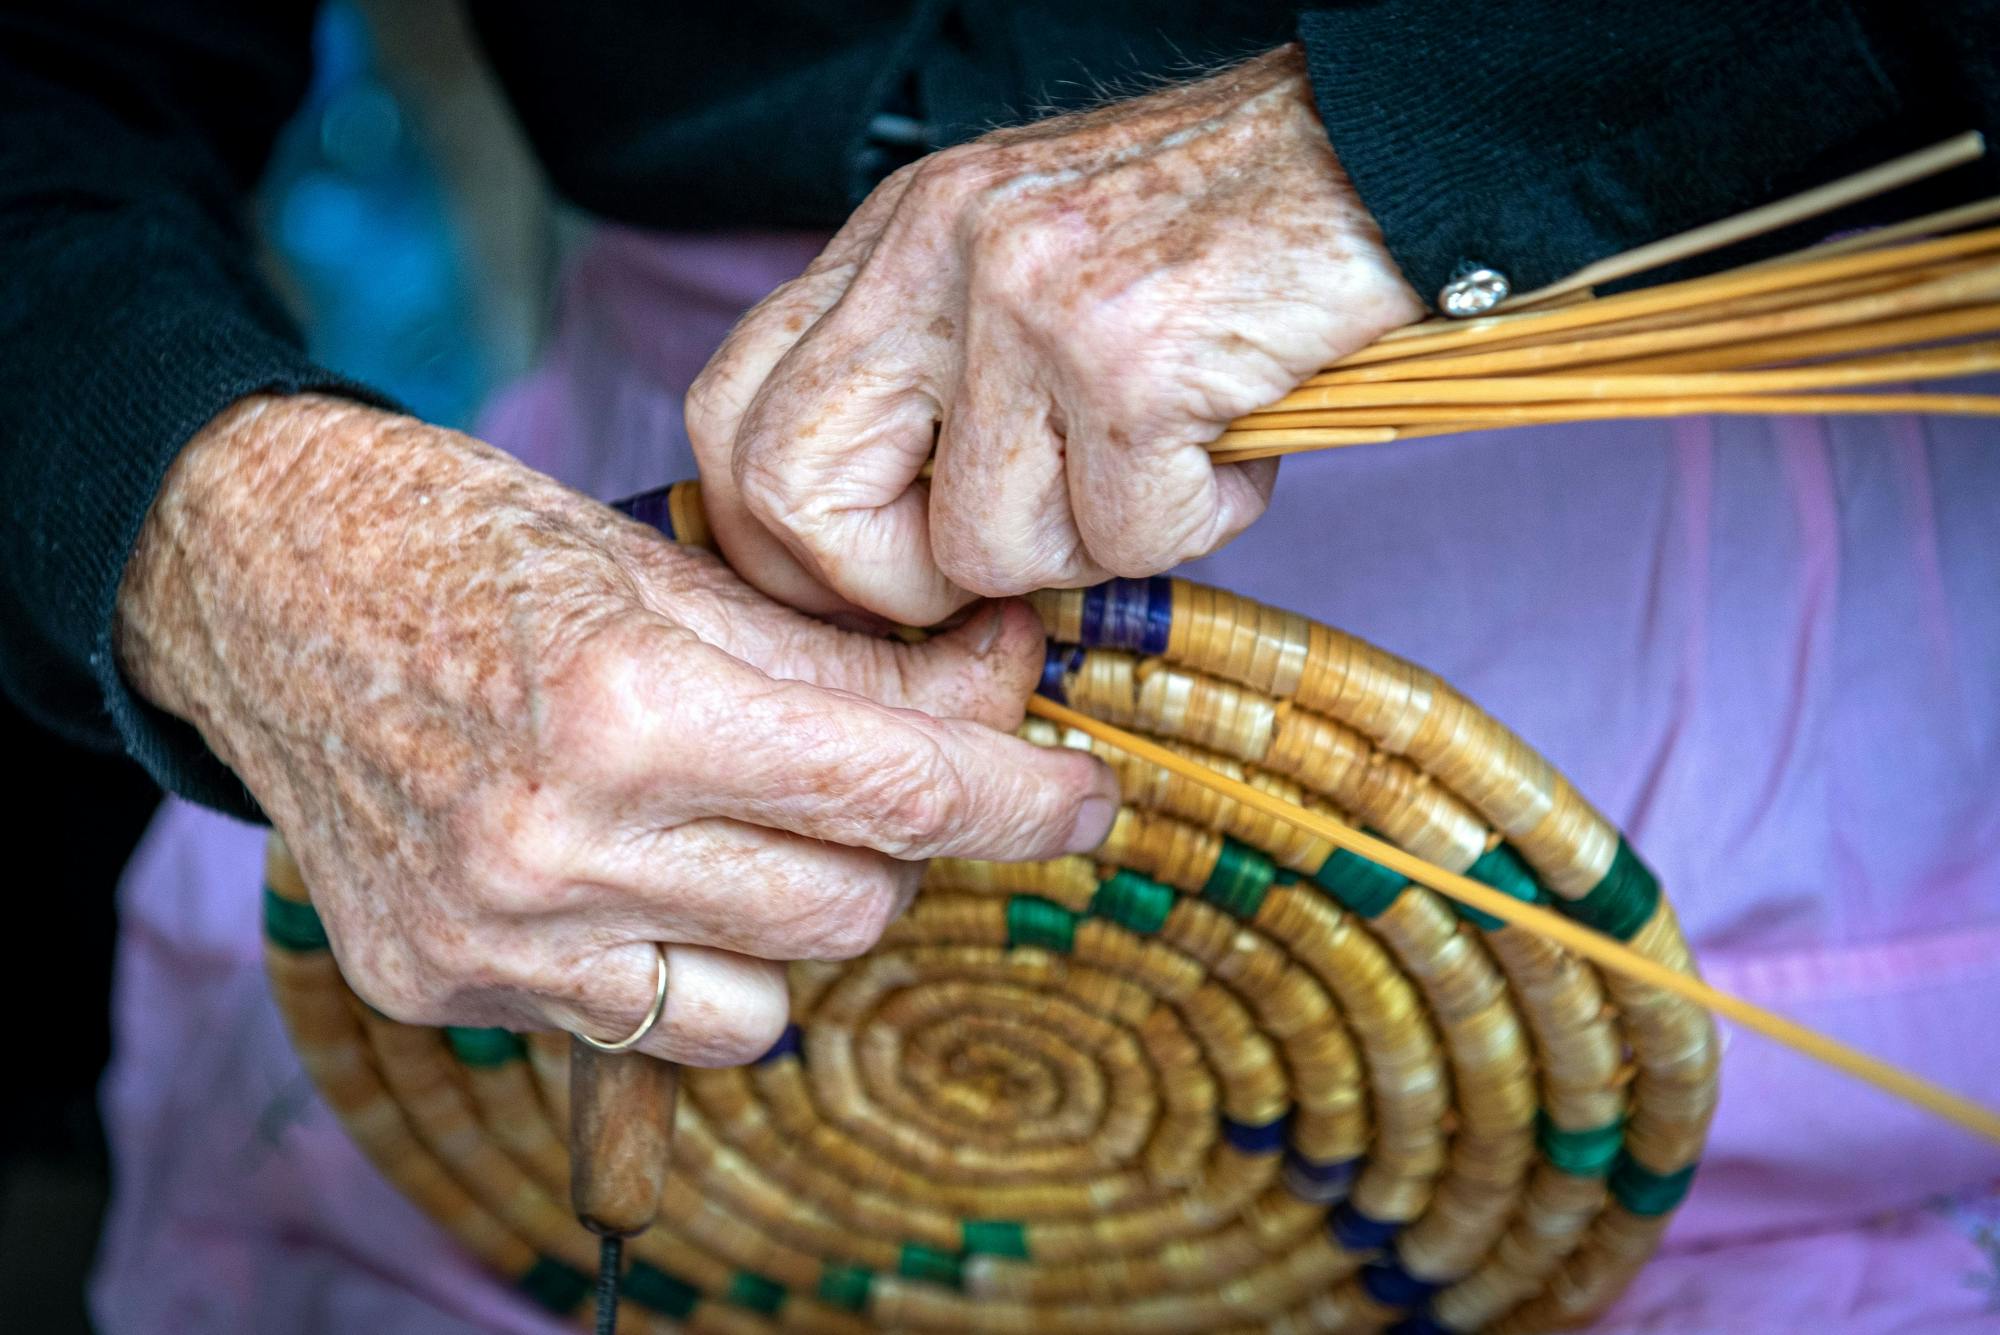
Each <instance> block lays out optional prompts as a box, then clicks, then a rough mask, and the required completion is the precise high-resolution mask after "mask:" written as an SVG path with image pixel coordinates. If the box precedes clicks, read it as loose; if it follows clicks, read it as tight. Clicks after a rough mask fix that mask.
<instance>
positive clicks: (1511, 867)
mask: <svg viewBox="0 0 2000 1335" xmlns="http://www.w3.org/2000/svg"><path fill="white" fill-rule="evenodd" d="M1465 874H1466V875H1467V876H1469V877H1471V878H1472V879H1473V880H1475V881H1478V882H1479V883H1480V884H1481V885H1490V886H1492V887H1493V888H1494V889H1495V890H1498V891H1500V893H1502V894H1504V895H1509V896H1512V897H1513V898H1515V899H1518V900H1520V901H1521V902H1522V903H1523V904H1539V903H1541V902H1542V901H1543V900H1545V899H1547V898H1548V897H1549V894H1548V891H1546V890H1544V889H1543V888H1542V883H1541V882H1540V881H1537V880H1536V879H1535V874H1534V873H1533V872H1531V871H1529V870H1528V864H1526V863H1525V862H1523V861H1521V859H1520V857H1519V856H1517V855H1516V854H1515V852H1514V850H1513V849H1511V848H1509V847H1507V845H1505V844H1495V845H1493V847H1491V848H1489V849H1487V850H1486V851H1485V852H1484V853H1481V854H1480V855H1479V859H1478V860H1477V861H1476V862H1474V863H1473V864H1472V865H1471V866H1470V867H1467V868H1466V869H1465ZM1451 907H1452V909H1453V911H1454V912H1456V913H1457V914H1458V916H1459V917H1461V918H1464V919H1465V920H1466V921H1467V922H1470V923H1472V924H1474V925H1475V926H1478V927H1482V928H1484V929H1485V930H1487V931H1489V932H1497V931H1499V930H1500V929H1501V928H1502V927H1505V926H1506V925H1507V924H1506V923H1504V922H1501V921H1500V920H1499V919H1498V918H1496V917H1494V916H1493V915H1492V914H1490V913H1482V912H1481V911H1480V910H1478V909H1476V908H1473V907H1472V906H1471V905H1469V904H1461V903H1459V902H1458V901H1457V900H1455V899H1454V900H1452V901H1451Z"/></svg>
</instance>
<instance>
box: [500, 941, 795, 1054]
mask: <svg viewBox="0 0 2000 1335" xmlns="http://www.w3.org/2000/svg"><path fill="white" fill-rule="evenodd" d="M666 959H667V1001H666V1007H665V1009H664V1010H663V1011H662V1012H661V1014H660V1019H659V1022H658V1023H657V1024H655V1025H654V1026H653V1027H652V1029H651V1030H650V1031H648V1032H647V1034H646V1037H645V1038H644V1039H643V1040H641V1041H640V1042H639V1043H638V1044H637V1045H636V1047H635V1050H636V1051H639V1052H643V1053H645V1054H646V1055H647V1056H650V1057H657V1058H659V1059H661V1060H662V1061H672V1062H680V1063H682V1064H683V1065H687V1066H739V1065H742V1064H743V1063H745V1062H752V1061H755V1060H757V1058H759V1057H761V1056H763V1055H764V1054H765V1053H766V1052H769V1051H770V1050H771V1045H772V1044H773V1043H776V1042H777V1041H778V1036H779V1035H780V1034H782V1033H783V1032H784V1029H785V1025H786V1023H787V1022H788V1021H789V1019H790V1009H791V1008H790V1000H789V992H788V989H787V988H786V986H785V970H784V966H783V965H780V964H773V963H771V962H770V961H768V960H758V959H749V958H747V957H745V956H742V955H734V954H731V953H730V952H728V951H726V950H709V949H707V948H705V947H702V946H668V947H666ZM657 968H658V964H657V956H656V955H655V953H654V947H653V946H652V945H651V944H649V943H635V944H632V945H626V946H619V947H616V948H614V949H612V950H608V951H605V952H604V953H603V954H601V955H598V956H595V957H594V958H593V959H592V960H591V961H590V963H589V965H588V967H587V968H585V969H583V970H580V971H579V975H578V977H577V978H576V979H575V980H573V981H572V982H567V983H565V984H564V985H563V994H560V995H549V996H545V997H540V998H537V999H536V1006H537V1008H538V1010H539V1012H540V1016H541V1019H542V1022H543V1023H545V1024H547V1025H549V1026H550V1027H552V1028H556V1029H561V1030H565V1031H567V1032H569V1033H573V1034H588V1035H589V1036H590V1037H592V1038H595V1039H599V1040H601V1041H603V1042H616V1041H618V1040H620V1039H623V1038H624V1037H625V1036H626V1035H628V1034H630V1033H631V1032H632V1031H633V1030H634V1029H637V1028H638V1027H639V1025H640V1024H641V1023H642V1022H643V1021H644V1020H645V1018H646V1015H647V1013H648V1011H649V1010H650V1009H651V1007H652V1004H653V996H654V989H655V985H656V983H657V981H658V974H657V972H656V971H657ZM571 993H573V994H574V995H570V994H571Z"/></svg>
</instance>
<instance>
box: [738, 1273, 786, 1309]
mask: <svg viewBox="0 0 2000 1335" xmlns="http://www.w3.org/2000/svg"><path fill="white" fill-rule="evenodd" d="M729 1301H730V1302H732V1303H735V1304H736V1305H737V1306H738V1307H747V1308H749V1309H750V1310H751V1311H753V1312H762V1313H763V1314H764V1315H765V1316H776V1315H777V1312H778V1309H779V1308H780V1307H783V1306H784V1305H785V1286H784V1285H782V1284H780V1283H778V1281H776V1280H775V1279H766V1278H764V1277H763V1276H762V1275H759V1274H756V1273H754V1272H752V1271H749V1270H739V1271H737V1272H736V1273H735V1274H734V1275H732V1276H731V1277H730V1280H729Z"/></svg>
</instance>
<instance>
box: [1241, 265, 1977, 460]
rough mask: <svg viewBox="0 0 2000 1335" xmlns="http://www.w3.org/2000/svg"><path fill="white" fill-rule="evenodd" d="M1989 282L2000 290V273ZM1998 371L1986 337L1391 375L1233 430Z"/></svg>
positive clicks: (1275, 408) (1303, 396)
mask: <svg viewBox="0 0 2000 1335" xmlns="http://www.w3.org/2000/svg"><path fill="white" fill-rule="evenodd" d="M1988 284H1989V286H1990V287H1991V289H1992V294H1993V295H2000V271H1996V272H1995V273H1994V274H1993V275H1992V276H1991V277H1990V278H1989V279H1988ZM1992 370H2000V342H1996V341H1993V340H1987V341H1985V342H1980V343H1968V344H1961V345H1958V346H1954V347H1948V348H1929V349H1924V350H1920V351H1913V352H1888V353H1878V354H1876V355H1874V356H1868V357H1855V358H1850V359H1848V360H1846V361H1838V362H1827V363H1820V364H1815V365H1812V366H1794V367H1785V368H1780V369H1775V370H1764V371H1690V372H1681V373H1678V374H1671V375H1629V374H1618V373H1604V372H1599V373H1593V374H1588V375H1496V376H1470V377H1466V378H1463V379H1448V380H1394V381H1386V382H1382V383H1378V384H1365V385H1326V386H1318V387H1314V388H1308V389H1301V390H1297V391H1295V392H1293V393H1291V394H1288V395H1286V396H1285V398H1283V399H1282V400H1280V401H1279V402H1278V403H1276V404H1273V405H1272V406H1271V407H1269V408H1266V409H1264V410H1262V411H1261V412H1258V413H1254V414H1252V415H1251V416H1249V417H1243V418H1238V419H1237V420H1236V421H1235V422H1233V423H1231V426H1232V428H1234V429H1241V428H1244V427H1247V426H1249V425H1250V423H1251V422H1252V421H1255V422H1258V423H1260V424H1261V423H1266V422H1268V423H1269V424H1270V425H1271V426H1274V427H1284V426H1290V425H1293V422H1292V421H1291V420H1289V419H1292V418H1295V417H1297V416H1298V414H1300V413H1302V412H1313V411H1320V410H1325V409H1332V408H1363V407H1367V408H1374V407H1399V406H1403V405H1425V406H1429V405H1432V404H1445V403H1543V402H1549V401H1552V400H1573V399H1639V398H1685V397H1689V396H1692V395H1697V394H1768V393H1780V392H1788V391H1795V390H1805V389H1831V388H1838V387H1854V386H1860V385H1881V384H1889V383H1891V382H1894V381H1900V380H1947V379H1955V378H1957V377H1960V376H1971V375H1979V374H1982V373H1984V372H1987V371H1992Z"/></svg>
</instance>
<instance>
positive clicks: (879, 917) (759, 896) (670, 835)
mask: <svg viewBox="0 0 2000 1335" xmlns="http://www.w3.org/2000/svg"><path fill="white" fill-rule="evenodd" d="M587 875H588V876H589V878H590V879H591V880H593V881H595V882H597V883H599V884H602V885H605V886H615V887H618V891H617V895H616V898H615V899H614V900H612V901H610V902H609V903H608V904H607V905H606V907H605V908H603V909H602V910H600V911H599V912H598V913H597V914H596V915H595V917H596V924H597V926H599V927H601V928H603V929H605V930H607V931H609V932H611V933H613V934H615V935H616V936H619V937H623V938H638V939H642V940H652V941H672V942H680V943H686V944H691V945H701V946H709V947H713V948H716V949H720V950H727V951H732V952H734V953H736V954H740V955H750V956H755V957H757V958H759V959H767V960H846V959H853V958H855V957H856V956H858V955H863V954H866V953H867V952H868V951H869V950H870V949H872V948H873V947H874V945H875V943H876V942H877V941H879V940H880V939H881V937H882V932H883V931H884V929H886V928H887V927H888V925H889V924H890V923H891V922H893V921H894V920H895V919H896V918H897V917H898V916H900V915H901V914H902V912H903V911H904V910H905V909H906V908H908V907H909V905H910V901H911V900H912V899H914V898H915V897H916V892H917V883H918V881H919V880H921V879H922V877H923V864H921V863H916V862H902V861H898V860H897V859H895V858H891V857H887V856H884V855H883V854H881V853H876V852H873V851H870V850H868V849H861V848H850V847H847V846H846V845H843V844H830V843H824V842H822V841H820V840H816V839H805V838H801V837H800V836H798V835H795V834H791V833H788V832H786V831H783V830H773V829H769V828H765V827H762V826H754V825H745V824H742V823H741V822H738V821H733V820H722V819H709V820H700V821H694V822H690V823H689V824H686V825H679V826H675V827H673V828H671V829H667V830H663V831H661V832H659V833H658V834H657V835H653V836H650V837H643V838H634V839H627V840H624V841H621V842H620V843H619V844H618V845H617V846H615V847H614V848H611V849H608V850H605V851H604V852H602V853H600V854H598V855H597V856H595V857H594V858H593V859H592V860H591V864H590V865H589V867H588V868H587Z"/></svg>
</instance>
